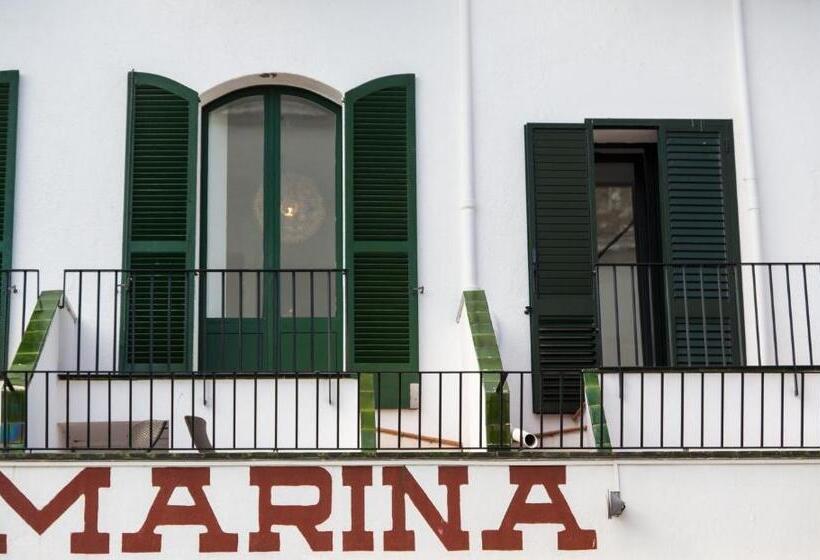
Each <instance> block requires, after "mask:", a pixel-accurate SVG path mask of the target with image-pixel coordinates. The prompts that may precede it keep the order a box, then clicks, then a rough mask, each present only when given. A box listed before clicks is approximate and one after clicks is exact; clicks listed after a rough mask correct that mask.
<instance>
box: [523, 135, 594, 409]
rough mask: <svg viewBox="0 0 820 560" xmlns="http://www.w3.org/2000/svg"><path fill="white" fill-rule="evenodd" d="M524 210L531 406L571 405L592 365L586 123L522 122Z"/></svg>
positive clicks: (591, 217)
mask: <svg viewBox="0 0 820 560" xmlns="http://www.w3.org/2000/svg"><path fill="white" fill-rule="evenodd" d="M525 132H526V138H525V141H526V154H527V217H528V224H529V227H528V231H529V252H530V255H529V256H530V259H529V272H530V332H531V348H532V364H533V370H532V381H533V391H532V395H533V410H534V412H540V413H559V412H560V413H573V412H575V411H576V410H578V407H579V406H580V404H581V402H582V388H581V372H582V370H583V369H585V368H589V367H595V366H596V365H598V335H597V330H596V308H595V286H594V281H593V275H592V269H593V263H594V262H595V261H594V247H595V243H594V239H595V222H594V212H593V210H592V198H591V197H592V187H591V185H592V181H593V177H592V171H591V169H592V131H591V129H590V128H589V127H587V126H586V125H583V124H528V125H527V127H526V130H525Z"/></svg>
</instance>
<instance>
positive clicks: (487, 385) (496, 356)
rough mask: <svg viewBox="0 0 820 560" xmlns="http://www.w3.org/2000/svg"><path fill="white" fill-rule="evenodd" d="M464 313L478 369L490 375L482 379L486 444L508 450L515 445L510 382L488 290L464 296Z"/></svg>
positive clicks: (466, 293)
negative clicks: (505, 374)
mask: <svg viewBox="0 0 820 560" xmlns="http://www.w3.org/2000/svg"><path fill="white" fill-rule="evenodd" d="M463 297H464V310H465V311H466V314H467V322H468V323H469V325H470V333H471V335H472V338H473V347H474V348H475V353H476V360H477V361H478V369H479V371H482V372H488V373H486V374H484V375H482V385H483V389H484V407H485V411H486V422H485V430H484V435H483V437H482V443H486V444H487V446H488V447H490V448H508V447H510V445H511V442H512V435H511V432H510V391H509V388H508V387H507V383H506V381H505V382H504V383H503V384H502V381H501V372H502V371H503V370H504V366H503V365H502V363H501V353H500V352H499V350H498V341H497V340H496V338H495V329H493V321H492V319H491V317H490V306H489V304H488V303H487V295H486V294H485V293H484V290H467V291H465V292H464V296H463Z"/></svg>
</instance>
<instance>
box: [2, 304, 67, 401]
mask: <svg viewBox="0 0 820 560" xmlns="http://www.w3.org/2000/svg"><path fill="white" fill-rule="evenodd" d="M62 297H63V292H62V291H61V290H50V291H46V292H42V293H41V294H40V297H39V298H38V299H37V304H36V305H35V306H34V311H32V312H31V317H30V318H29V321H28V324H27V325H26V332H24V333H23V338H22V339H21V340H20V344H19V346H18V347H17V353H16V354H15V355H14V359H13V360H12V361H11V367H9V380H10V381H11V383H12V385H13V386H14V387H15V388H18V387H19V388H22V389H24V388H25V386H26V377H27V376H26V375H24V374H25V373H28V372H31V371H34V370H35V369H37V363H38V362H39V361H40V354H41V353H42V351H43V346H44V345H45V342H46V335H47V334H48V331H49V329H50V328H51V323H52V322H53V321H54V317H55V316H56V314H57V305H58V304H59V303H60V299H61V298H62ZM15 373H17V374H18V375H14V374H15Z"/></svg>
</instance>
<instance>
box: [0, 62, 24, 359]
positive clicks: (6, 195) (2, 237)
mask: <svg viewBox="0 0 820 560" xmlns="http://www.w3.org/2000/svg"><path fill="white" fill-rule="evenodd" d="M19 79H20V78H19V73H18V72H17V71H16V70H10V71H3V72H0V270H5V269H11V268H12V264H13V259H12V254H11V249H12V237H13V233H14V232H13V226H14V224H13V222H14V175H15V163H16V162H15V158H16V154H17V93H18V84H19ZM2 280H3V282H4V283H7V282H9V280H10V276H9V275H4V276H3V278H2ZM6 288H7V286H0V293H1V294H2V297H0V368H3V369H5V368H6V366H7V365H8V363H7V362H8V348H7V347H6V346H7V339H8V328H9V304H10V297H11V292H10V291H9V290H8V289H6Z"/></svg>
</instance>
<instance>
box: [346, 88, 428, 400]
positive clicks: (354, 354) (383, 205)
mask: <svg viewBox="0 0 820 560" xmlns="http://www.w3.org/2000/svg"><path fill="white" fill-rule="evenodd" d="M413 84H414V78H413V76H411V75H403V76H388V77H385V78H380V79H377V80H373V81H372V82H368V83H367V84H364V85H362V86H360V87H358V88H356V89H354V90H353V91H351V92H348V94H347V96H346V98H345V122H346V127H345V129H346V130H345V134H346V136H347V141H346V146H347V148H346V151H347V154H346V157H347V212H348V214H347V216H348V218H347V232H348V233H347V243H348V251H347V255H348V257H347V258H348V263H349V265H348V266H349V269H350V283H351V290H350V294H351V302H350V308H349V312H348V320H349V322H350V327H349V332H350V365H349V368H350V369H352V370H355V371H370V372H376V373H378V374H379V376H378V377H377V381H378V384H379V389H378V391H379V393H378V397H377V403H378V404H379V406H381V407H382V408H397V407H405V406H408V405H409V396H410V391H409V387H408V385H409V384H410V383H413V382H417V381H418V374H417V373H414V372H416V370H417V369H418V349H417V344H418V343H417V340H418V334H417V328H418V327H417V307H416V306H417V301H416V295H415V291H414V288H415V286H416V263H415V259H416V239H415V235H416V233H415V196H416V190H415V111H414V104H415V101H414V85H413ZM384 372H403V373H404V372H407V374H403V375H401V376H398V375H393V374H390V373H388V374H386V375H385V374H384ZM399 377H400V379H399ZM400 391H401V398H399V392H400Z"/></svg>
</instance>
